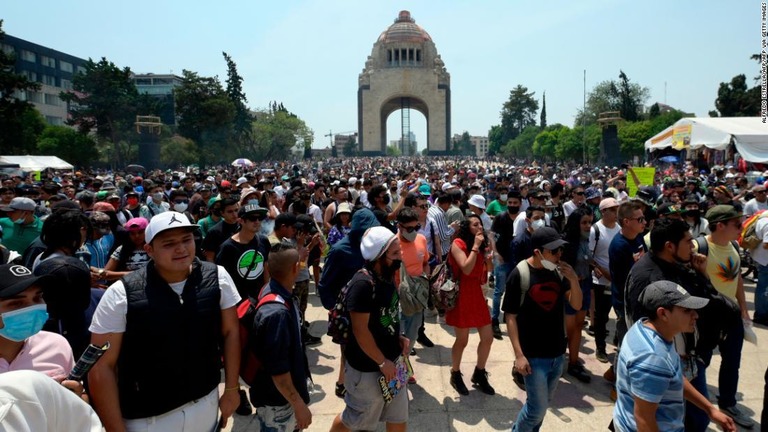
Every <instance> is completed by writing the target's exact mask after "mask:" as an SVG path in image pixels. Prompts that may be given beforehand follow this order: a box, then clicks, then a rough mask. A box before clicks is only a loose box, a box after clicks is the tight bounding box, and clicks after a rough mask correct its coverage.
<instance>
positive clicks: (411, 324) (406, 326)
mask: <svg viewBox="0 0 768 432" xmlns="http://www.w3.org/2000/svg"><path fill="white" fill-rule="evenodd" d="M423 317H424V314H423V313H422V312H416V313H415V314H413V315H410V316H408V315H406V314H404V313H400V330H401V331H402V333H403V336H405V337H407V338H408V340H410V341H411V344H410V346H409V348H410V349H413V346H414V344H416V337H418V335H419V327H421V324H422V322H423V321H422V318H423Z"/></svg>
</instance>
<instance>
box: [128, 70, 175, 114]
mask: <svg viewBox="0 0 768 432" xmlns="http://www.w3.org/2000/svg"><path fill="white" fill-rule="evenodd" d="M132 79H133V84H134V85H135V86H136V90H138V92H139V93H143V94H148V95H150V96H152V97H155V98H157V99H158V100H159V101H160V112H158V113H144V114H147V115H150V114H154V115H157V116H158V117H160V120H161V121H162V122H163V124H167V125H175V124H176V102H175V99H174V96H173V89H175V88H176V87H178V86H180V85H181V83H182V79H181V77H180V76H176V75H173V74H153V73H147V74H134V75H133V77H132Z"/></svg>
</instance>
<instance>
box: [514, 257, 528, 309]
mask: <svg viewBox="0 0 768 432" xmlns="http://www.w3.org/2000/svg"><path fill="white" fill-rule="evenodd" d="M517 271H518V273H519V274H520V306H521V307H522V306H523V302H524V301H525V294H526V293H527V292H528V289H529V288H530V287H531V268H530V267H528V260H522V261H520V262H519V263H517Z"/></svg>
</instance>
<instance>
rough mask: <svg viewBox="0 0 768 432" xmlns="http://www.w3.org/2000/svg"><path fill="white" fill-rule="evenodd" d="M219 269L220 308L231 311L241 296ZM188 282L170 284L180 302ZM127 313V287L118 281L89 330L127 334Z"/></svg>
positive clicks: (108, 292)
mask: <svg viewBox="0 0 768 432" xmlns="http://www.w3.org/2000/svg"><path fill="white" fill-rule="evenodd" d="M217 267H218V270H219V289H221V299H220V300H219V306H220V307H221V309H222V310H223V309H229V308H231V307H234V306H235V305H237V303H238V302H239V301H240V294H238V293H237V289H236V288H235V283H234V282H233V281H232V277H231V276H230V275H229V273H227V271H226V270H224V267H222V266H217ZM186 282H187V281H186V280H184V281H181V282H176V283H172V284H169V285H170V287H171V289H172V290H173V291H174V292H175V293H176V294H178V295H179V300H181V293H182V292H183V291H184V284H185V283H186ZM127 313H128V298H127V297H126V295H125V285H123V282H122V281H117V282H115V283H114V284H112V286H110V287H109V289H107V291H106V292H105V293H104V297H102V298H101V301H100V302H99V306H98V307H97V308H96V312H94V314H93V321H91V326H90V327H89V329H88V330H90V332H91V333H96V334H106V333H125V323H126V314H127Z"/></svg>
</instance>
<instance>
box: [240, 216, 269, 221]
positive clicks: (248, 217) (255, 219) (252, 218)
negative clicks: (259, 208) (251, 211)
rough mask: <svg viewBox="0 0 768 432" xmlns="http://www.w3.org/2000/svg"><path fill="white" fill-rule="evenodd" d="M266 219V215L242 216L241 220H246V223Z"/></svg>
mask: <svg viewBox="0 0 768 432" xmlns="http://www.w3.org/2000/svg"><path fill="white" fill-rule="evenodd" d="M266 218H267V215H263V216H261V215H248V216H244V217H243V219H245V220H247V221H248V222H261V221H263V220H265V219H266Z"/></svg>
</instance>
